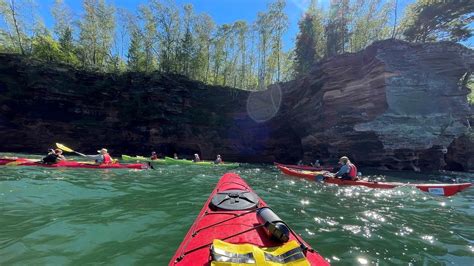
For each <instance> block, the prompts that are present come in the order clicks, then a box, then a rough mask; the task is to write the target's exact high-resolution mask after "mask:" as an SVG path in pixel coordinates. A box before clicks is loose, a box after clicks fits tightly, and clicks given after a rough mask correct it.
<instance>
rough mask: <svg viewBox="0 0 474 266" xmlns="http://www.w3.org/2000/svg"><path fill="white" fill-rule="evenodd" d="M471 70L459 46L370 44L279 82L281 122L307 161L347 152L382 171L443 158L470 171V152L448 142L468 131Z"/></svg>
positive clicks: (467, 53)
mask: <svg viewBox="0 0 474 266" xmlns="http://www.w3.org/2000/svg"><path fill="white" fill-rule="evenodd" d="M473 69H474V52H473V51H472V50H470V49H467V48H466V47H464V46H462V45H458V44H453V43H447V42H445V43H429V44H409V43H406V42H402V41H396V40H387V41H382V42H378V43H375V44H373V45H371V46H369V47H368V48H367V49H365V50H364V51H362V52H359V53H357V54H347V55H342V56H338V57H336V58H331V59H329V60H327V61H325V62H322V63H321V64H319V65H317V66H315V67H314V68H313V70H312V71H311V73H310V74H309V75H307V76H305V77H303V78H301V79H299V80H296V81H294V82H291V83H290V84H286V85H285V86H284V88H285V89H284V91H285V92H286V93H285V95H284V98H283V103H284V108H283V109H284V110H285V114H284V117H285V120H287V121H288V122H289V123H290V125H291V128H292V129H293V130H294V131H295V132H297V133H298V135H299V137H300V139H301V143H302V147H303V150H304V154H305V157H306V158H308V159H309V158H322V159H323V160H324V159H326V160H327V159H334V157H337V156H340V155H342V154H347V155H349V156H350V157H351V158H353V159H354V161H356V162H360V163H362V164H365V165H374V166H382V167H386V168H389V169H420V168H421V169H439V168H443V167H444V166H446V163H447V162H446V160H448V161H450V162H449V164H450V166H452V167H453V166H454V165H457V166H456V167H454V168H456V169H459V170H467V169H473V168H472V157H474V154H473V153H472V148H470V149H469V148H467V149H463V150H462V151H460V152H462V156H460V154H458V155H454V153H458V152H456V151H455V150H454V149H457V150H460V149H459V147H457V146H459V145H457V146H453V145H452V143H453V140H456V139H457V138H459V137H460V136H463V134H466V133H467V132H468V131H469V130H470V129H469V117H470V115H471V114H472V111H473V110H472V109H471V107H470V106H469V104H468V102H467V94H468V92H469V91H468V89H467V87H466V86H465V81H467V79H466V75H469V73H471V72H472V71H473ZM471 123H472V122H471ZM456 143H461V140H459V141H457V142H456ZM462 143H463V144H462V145H468V146H471V147H472V145H473V143H472V142H469V141H467V138H463V141H462ZM466 150H470V152H467V153H466ZM446 151H448V155H449V156H448V157H449V158H446V156H447V155H446V154H445V153H446Z"/></svg>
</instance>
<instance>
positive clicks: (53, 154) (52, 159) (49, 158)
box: [41, 149, 66, 164]
mask: <svg viewBox="0 0 474 266" xmlns="http://www.w3.org/2000/svg"><path fill="white" fill-rule="evenodd" d="M65 160H66V157H64V155H63V151H62V150H61V149H56V150H53V149H49V150H48V155H46V156H45V157H44V158H43V159H41V162H42V163H45V164H55V163H58V162H59V161H65Z"/></svg>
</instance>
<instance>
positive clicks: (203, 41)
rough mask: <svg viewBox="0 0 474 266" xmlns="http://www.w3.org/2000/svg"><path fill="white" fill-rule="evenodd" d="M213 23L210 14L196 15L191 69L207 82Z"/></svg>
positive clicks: (196, 75)
mask: <svg viewBox="0 0 474 266" xmlns="http://www.w3.org/2000/svg"><path fill="white" fill-rule="evenodd" d="M215 27H216V26H215V23H214V21H213V20H212V18H211V17H210V16H208V15H207V14H202V15H200V16H198V18H197V21H196V24H195V28H194V30H195V32H196V38H195V39H196V49H197V51H196V56H195V57H194V59H193V66H192V69H194V71H195V77H196V78H197V79H198V80H201V81H203V82H206V83H207V82H208V80H209V75H210V70H211V46H212V43H213V37H212V35H213V34H214V30H215Z"/></svg>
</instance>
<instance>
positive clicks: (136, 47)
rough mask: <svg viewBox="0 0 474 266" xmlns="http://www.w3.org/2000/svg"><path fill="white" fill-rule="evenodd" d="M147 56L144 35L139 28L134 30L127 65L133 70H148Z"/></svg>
mask: <svg viewBox="0 0 474 266" xmlns="http://www.w3.org/2000/svg"><path fill="white" fill-rule="evenodd" d="M145 60H146V57H145V52H144V46H143V41H142V35H141V34H140V33H139V30H138V29H135V31H133V32H132V34H131V37H130V46H129V48H128V54H127V67H128V69H129V70H130V71H133V72H142V71H146V62H145Z"/></svg>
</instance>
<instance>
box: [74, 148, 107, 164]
mask: <svg viewBox="0 0 474 266" xmlns="http://www.w3.org/2000/svg"><path fill="white" fill-rule="evenodd" d="M97 152H98V153H100V154H97V155H85V154H82V153H79V152H77V154H79V155H81V156H84V157H87V158H90V159H93V160H95V162H96V163H97V164H112V163H115V161H114V159H112V156H110V154H109V152H108V151H107V149H106V148H102V149H100V150H98V151H97Z"/></svg>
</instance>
